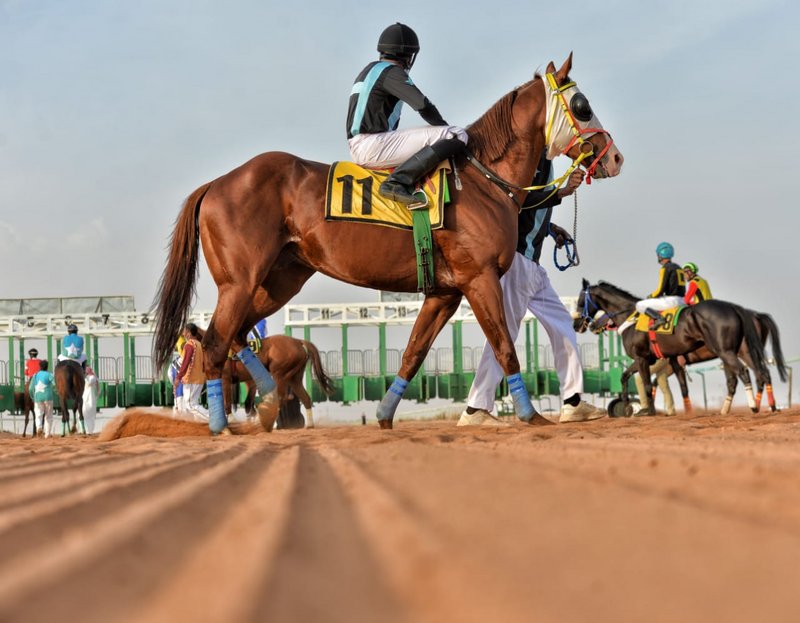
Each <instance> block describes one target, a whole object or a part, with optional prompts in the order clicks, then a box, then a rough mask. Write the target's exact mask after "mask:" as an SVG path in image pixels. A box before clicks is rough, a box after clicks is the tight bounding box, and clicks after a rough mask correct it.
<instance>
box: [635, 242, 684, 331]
mask: <svg viewBox="0 0 800 623" xmlns="http://www.w3.org/2000/svg"><path fill="white" fill-rule="evenodd" d="M656 255H657V256H658V263H659V264H661V272H660V273H659V277H658V287H657V288H656V289H655V290H654V291H653V292H652V293H651V294H650V298H647V299H644V300H642V301H639V302H638V303H636V311H637V312H639V313H640V314H645V315H646V316H648V317H650V318H652V319H653V321H654V322H653V328H654V329H656V328H658V327H660V326H661V325H664V324H666V320H664V317H663V316H661V314H659V313H658V312H659V311H664V310H667V309H671V308H673V307H682V306H683V305H684V302H683V297H684V295H685V294H686V287H685V277H684V274H683V270H681V267H680V266H678V265H677V264H676V263H675V262H673V261H672V256H673V255H675V249H673V248H672V245H671V244H670V243H669V242H662V243H661V244H659V245H658V246H657V247H656Z"/></svg>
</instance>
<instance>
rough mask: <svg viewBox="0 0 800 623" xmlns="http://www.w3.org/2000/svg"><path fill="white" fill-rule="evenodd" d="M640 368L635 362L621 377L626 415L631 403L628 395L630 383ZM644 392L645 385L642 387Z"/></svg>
mask: <svg viewBox="0 0 800 623" xmlns="http://www.w3.org/2000/svg"><path fill="white" fill-rule="evenodd" d="M638 367H639V365H638V364H637V363H636V362H635V361H634V362H633V363H632V364H631V365H629V366H628V367H627V368H626V369H625V371H624V372H623V373H622V376H621V377H620V383H621V384H622V393H621V395H620V397H621V398H622V406H623V408H624V410H625V413H627V412H628V403H630V395H629V394H628V381H629V380H630V378H631V377H632V376H633V375H634V374H635V373H636V369H637V368H638ZM642 390H644V385H642ZM642 393H644V391H642ZM640 398H641V396H640Z"/></svg>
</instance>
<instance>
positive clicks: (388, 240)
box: [153, 54, 623, 432]
mask: <svg viewBox="0 0 800 623" xmlns="http://www.w3.org/2000/svg"><path fill="white" fill-rule="evenodd" d="M571 68H572V55H571V54H570V56H569V57H568V58H567V60H566V61H565V62H564V64H563V65H562V66H561V68H560V69H558V70H557V71H556V68H555V66H554V65H553V63H550V64H549V65H548V66H547V69H546V75H545V76H544V78H543V77H541V76H538V75H537V76H534V78H533V80H531V81H529V82H527V83H525V84H523V85H522V86H520V87H518V88H516V89H514V90H513V91H511V92H510V93H508V94H507V95H505V96H504V97H503V98H501V99H500V100H499V101H498V102H497V103H496V104H494V105H493V106H492V107H491V108H490V109H489V110H488V111H487V112H486V113H485V114H484V115H483V116H482V117H481V118H480V119H478V120H477V121H476V122H475V123H474V124H472V125H471V126H469V127H468V128H467V131H468V134H469V150H470V151H471V156H470V158H469V163H470V164H473V165H474V166H473V167H466V168H465V165H466V163H467V158H466V157H465V156H460V157H458V158H456V159H455V164H456V167H457V169H461V175H460V178H459V180H458V181H457V182H456V183H453V184H451V185H450V197H451V204H450V205H449V206H448V207H447V209H446V210H445V211H444V227H443V228H442V229H438V230H436V231H434V232H433V243H434V250H435V253H434V255H435V262H434V263H435V275H436V277H435V279H436V284H435V292H434V293H433V294H431V295H428V296H427V297H426V298H425V302H424V303H423V305H422V308H421V310H420V312H419V316H418V317H417V320H416V322H415V324H414V327H413V329H412V331H411V335H410V337H409V341H408V345H407V347H406V349H405V352H404V355H403V361H402V365H401V366H400V370H399V372H398V375H397V377H396V379H395V382H394V383H393V384H392V386H391V387H390V388H389V390H388V391H387V393H386V395H385V396H384V398H383V400H382V401H381V403H380V404H379V406H378V410H377V417H378V421H379V423H380V425H381V427H382V428H392V423H393V419H394V414H395V411H396V409H397V406H398V404H399V402H400V399H401V397H402V395H403V393H404V391H405V389H406V387H407V385H408V381H410V380H411V379H412V378H413V377H414V375H415V374H416V372H417V370H418V369H419V367H420V365H421V364H422V362H423V361H424V359H425V355H426V353H427V352H428V350H429V349H430V346H431V344H432V342H433V340H434V339H435V337H436V336H437V335H438V334H439V332H440V331H441V329H442V327H443V326H444V325H445V324H446V322H447V321H448V319H449V318H450V317H451V316H452V315H453V313H454V312H455V311H456V310H457V309H458V306H459V304H460V302H461V298H462V295H463V296H465V297H466V298H467V300H468V301H469V303H470V305H471V307H472V310H473V312H474V314H475V317H476V319H477V320H478V322H479V324H480V326H481V328H482V329H483V332H484V334H485V335H486V338H487V340H488V341H489V343H490V344H491V345H492V348H493V350H494V353H495V356H496V358H497V360H498V362H499V363H500V366H501V367H502V368H503V371H504V373H505V374H506V375H507V376H509V377H511V378H510V379H509V381H510V382H512V381H513V383H512V385H513V387H512V392H511V393H512V398H513V400H514V405H515V410H516V413H517V416H518V417H519V418H520V419H521V420H523V421H526V422H529V423H532V424H547V423H549V422H548V421H547V420H546V419H545V418H542V417H541V416H540V415H539V414H538V413H536V410H535V409H534V408H533V405H532V404H531V401H530V396H529V394H528V391H527V389H526V388H525V385H524V383H523V382H522V379H521V377H520V376H519V371H520V365H519V360H518V359H517V355H516V350H515V348H514V344H513V342H512V340H511V338H510V335H509V332H508V327H507V324H506V318H505V313H504V310H503V299H502V296H501V294H502V293H501V289H500V276H501V275H502V274H503V273H504V272H505V271H506V270H507V269H508V267H509V266H510V265H511V261H512V259H513V257H514V253H515V247H516V243H517V219H518V216H519V210H520V206H521V204H522V202H523V200H524V198H525V196H526V194H527V191H528V188H527V186H526V185H527V184H530V181H531V179H532V177H533V174H534V172H535V170H536V165H537V163H538V162H539V159H540V157H541V154H542V151H543V149H544V148H545V147H547V149H548V154H549V155H550V156H551V157H555V156H556V155H560V154H566V155H567V156H569V157H570V158H572V160H573V164H576V163H577V164H580V163H581V162H583V161H585V162H590V161H591V163H590V164H589V165H588V167H587V174H588V176H589V178H590V179H591V178H592V177H595V178H606V177H614V176H616V175H618V174H619V172H620V170H621V167H622V162H623V158H622V155H621V154H620V152H619V151H618V150H617V148H616V147H615V146H614V145H613V141H611V139H610V136H609V135H608V133H607V132H606V131H605V130H604V129H603V128H602V125H601V124H600V122H599V120H598V119H597V117H596V116H595V115H594V113H593V112H592V111H591V108H590V107H589V103H588V100H586V98H585V97H584V96H583V95H582V94H580V92H579V91H578V89H577V87H576V86H575V84H574V83H572V82H571V81H570V79H569V76H568V74H569V72H570V70H571ZM567 98H569V100H568V99H567ZM573 107H574V108H575V109H574V110H573ZM584 120H585V121H584ZM585 162H584V165H585ZM576 166H577V165H576ZM478 167H480V169H479V168H478ZM329 170H330V167H329V165H326V164H322V163H319V162H312V161H309V160H303V159H300V158H298V157H296V156H293V155H291V154H288V153H282V152H270V153H266V154H262V155H260V156H257V157H255V158H253V159H252V160H250V161H249V162H247V163H245V164H243V165H242V166H240V167H238V168H237V169H234V170H233V171H231V172H229V173H227V174H225V175H223V176H222V177H219V178H217V179H216V180H214V181H212V182H208V183H206V184H203V185H202V186H201V187H200V188H198V189H197V190H195V191H194V192H193V193H192V194H191V195H190V196H189V197H188V199H187V200H186V202H185V204H184V206H183V208H182V210H181V212H180V214H179V216H178V218H177V220H176V224H175V229H174V231H173V233H172V240H171V248H170V252H169V258H168V260H167V265H166V267H165V269H164V273H163V275H162V277H161V281H160V284H159V290H158V294H157V297H156V301H157V315H156V318H157V320H156V333H155V339H154V342H153V354H154V359H155V362H156V364H157V365H158V366H163V365H164V364H165V363H166V361H167V360H168V359H169V356H170V354H171V352H172V348H173V344H174V340H175V335H177V334H178V331H179V329H180V328H181V325H182V324H183V323H184V322H185V320H186V317H187V313H188V309H189V305H190V303H191V300H192V295H193V293H194V289H195V281H196V279H197V270H198V265H199V261H198V252H199V247H200V242H201V241H202V248H203V253H204V256H205V259H206V264H207V265H208V268H209V271H210V272H211V275H212V277H213V279H214V281H215V283H216V284H217V288H218V298H217V306H216V309H215V310H214V315H213V317H212V320H211V324H210V325H209V327H208V330H207V332H206V336H205V339H204V340H203V348H204V351H205V353H206V356H207V360H206V362H207V363H206V366H207V367H206V372H207V377H208V379H209V381H208V385H207V388H208V396H209V411H210V420H209V426H210V428H211V430H212V431H213V432H220V431H222V430H223V429H224V427H225V425H226V423H227V420H226V417H225V413H224V406H223V400H222V388H221V385H222V382H221V380H220V377H221V376H222V369H223V366H224V364H225V360H226V359H227V356H228V351H229V350H231V349H233V351H234V352H236V353H237V357H239V358H240V359H241V360H242V362H243V363H244V364H245V366H247V367H248V369H249V370H250V372H251V374H252V376H253V378H254V379H255V380H256V383H257V384H258V387H259V392H260V393H261V394H262V396H264V397H265V399H266V398H267V397H268V395H269V394H270V392H271V391H272V390H273V389H274V381H273V380H272V379H271V378H270V376H269V373H268V372H266V370H265V369H264V367H263V365H262V364H261V363H260V362H259V361H258V359H257V358H256V357H255V356H254V355H253V353H252V352H251V351H250V349H249V348H248V347H247V341H246V339H247V332H248V331H249V330H250V328H251V327H252V326H253V325H254V324H255V323H256V322H257V321H258V320H260V319H262V318H264V317H267V316H270V315H272V314H273V313H275V312H276V311H277V310H278V309H280V308H281V307H283V306H284V305H285V304H286V303H287V302H288V301H289V299H291V298H292V297H293V296H294V295H295V294H297V292H299V291H300V289H301V288H302V286H303V284H304V283H305V282H306V281H307V280H308V279H309V278H310V277H311V276H312V275H313V274H314V273H315V272H317V271H319V272H322V273H324V274H326V275H328V276H330V277H333V278H335V279H339V280H341V281H345V282H347V283H352V284H355V285H359V286H365V287H370V288H374V289H381V290H391V291H395V292H414V291H416V289H417V266H416V260H415V252H414V244H413V237H412V236H411V234H410V233H409V232H407V231H402V230H398V229H393V228H389V227H381V226H378V225H372V224H367V223H343V222H340V221H326V220H325V215H324V211H325V210H324V207H325V195H326V184H327V178H328V173H329ZM462 184H463V185H462ZM462 188H463V189H462ZM398 209H402V208H401V207H400V206H398ZM263 405H264V403H262V406H263ZM260 409H261V407H259V410H260Z"/></svg>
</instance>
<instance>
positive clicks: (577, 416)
mask: <svg viewBox="0 0 800 623" xmlns="http://www.w3.org/2000/svg"><path fill="white" fill-rule="evenodd" d="M606 415H608V414H607V413H606V410H605V409H599V408H598V407H595V406H594V405H590V404H589V403H588V402H585V401H583V400H581V401H580V402H579V403H578V405H577V406H575V407H573V406H572V405H566V404H565V405H564V406H562V407H561V417H560V418H559V420H558V422H559V424H564V423H565V422H588V421H589V420H598V419H600V418H601V417H605V416H606Z"/></svg>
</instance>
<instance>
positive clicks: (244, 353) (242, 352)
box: [203, 258, 316, 434]
mask: <svg viewBox="0 0 800 623" xmlns="http://www.w3.org/2000/svg"><path fill="white" fill-rule="evenodd" d="M206 259H207V260H208V258H206ZM314 272H316V271H314V269H312V268H308V267H307V266H303V265H301V264H294V263H290V264H288V265H281V266H280V267H274V269H272V270H270V271H269V273H268V274H267V277H266V278H265V279H264V281H263V282H262V283H261V284H260V285H258V286H257V287H256V288H255V289H254V290H248V288H247V287H246V286H245V285H243V284H244V283H245V282H246V278H244V277H242V281H241V282H240V283H232V284H230V285H228V284H225V285H223V287H221V288H220V290H219V299H218V301H217V307H216V309H215V310H214V315H213V316H212V319H211V323H210V324H209V327H208V330H207V331H206V335H205V337H204V338H203V348H204V349H207V350H206V352H207V355H208V359H207V367H206V377H207V379H209V380H207V381H206V392H207V396H208V407H209V428H210V429H211V432H212V433H214V434H216V433H219V432H221V431H222V430H223V429H224V428H225V427H226V426H227V423H228V420H227V417H226V416H225V405H224V403H223V396H222V380H221V378H220V377H221V376H222V367H223V365H224V363H225V359H226V358H227V356H228V350H229V348H230V347H231V346H232V347H233V349H234V350H237V347H238V352H237V353H236V357H237V359H239V361H241V362H242V363H243V364H244V366H245V368H246V369H247V371H248V372H249V373H250V376H251V377H252V379H253V381H254V382H255V384H256V387H257V388H258V391H259V393H260V394H261V397H262V400H263V401H264V402H262V405H264V408H263V409H261V408H259V415H260V414H261V411H272V410H275V411H277V408H278V404H277V401H276V400H275V396H274V394H273V392H274V390H275V381H274V379H273V378H272V375H271V374H270V373H269V372H268V371H267V369H266V367H264V364H263V363H261V361H260V360H259V359H258V357H257V356H256V355H255V353H253V351H252V350H250V347H249V346H247V342H246V337H247V332H248V331H249V330H250V329H251V328H252V326H253V325H254V324H255V323H256V322H257V321H258V320H260V319H261V318H264V317H266V316H270V315H271V314H273V313H274V312H276V311H277V310H278V309H280V308H281V307H283V306H284V305H285V304H286V302H287V301H289V299H291V298H292V297H293V296H294V295H295V294H297V292H299V291H300V288H301V287H302V285H303V284H304V283H305V282H306V281H308V279H309V278H310V277H311V275H313V274H314ZM265 417H267V418H269V417H270V416H269V415H265Z"/></svg>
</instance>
